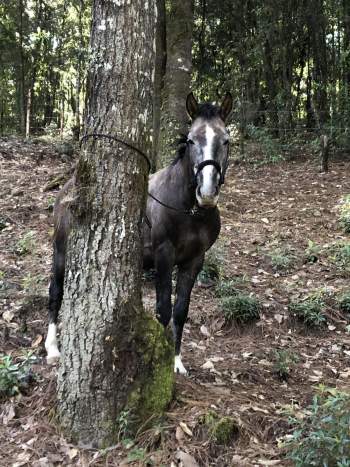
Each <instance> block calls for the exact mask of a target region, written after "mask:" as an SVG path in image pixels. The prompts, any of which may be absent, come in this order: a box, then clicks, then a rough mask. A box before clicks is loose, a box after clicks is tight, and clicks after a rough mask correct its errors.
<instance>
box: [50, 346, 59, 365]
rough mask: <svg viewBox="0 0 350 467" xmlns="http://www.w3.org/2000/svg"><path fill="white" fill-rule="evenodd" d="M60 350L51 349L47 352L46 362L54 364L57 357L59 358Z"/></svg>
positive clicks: (57, 359)
mask: <svg viewBox="0 0 350 467" xmlns="http://www.w3.org/2000/svg"><path fill="white" fill-rule="evenodd" d="M60 356H61V354H60V351H59V350H58V349H52V350H51V351H50V352H49V353H48V354H47V357H46V361H47V364H48V365H55V364H56V363H58V361H59V359H60Z"/></svg>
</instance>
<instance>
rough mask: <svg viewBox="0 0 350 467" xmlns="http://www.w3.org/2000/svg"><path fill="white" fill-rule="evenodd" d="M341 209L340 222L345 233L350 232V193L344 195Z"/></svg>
mask: <svg viewBox="0 0 350 467" xmlns="http://www.w3.org/2000/svg"><path fill="white" fill-rule="evenodd" d="M339 210H340V216H339V223H340V225H341V227H342V228H343V230H344V232H345V233H350V195H346V196H343V198H342V202H341V205H340V208H339Z"/></svg>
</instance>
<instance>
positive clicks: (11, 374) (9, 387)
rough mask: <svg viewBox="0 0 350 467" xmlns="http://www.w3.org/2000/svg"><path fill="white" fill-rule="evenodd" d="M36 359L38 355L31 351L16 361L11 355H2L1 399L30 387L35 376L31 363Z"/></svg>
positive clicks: (0, 372)
mask: <svg viewBox="0 0 350 467" xmlns="http://www.w3.org/2000/svg"><path fill="white" fill-rule="evenodd" d="M35 361H36V357H35V356H34V355H33V353H31V352H29V353H27V354H25V355H24V356H23V358H22V360H20V361H19V362H15V361H14V360H13V358H12V356H11V355H0V400H1V399H5V398H6V397H8V396H14V395H16V394H19V393H20V392H21V391H24V390H25V389H27V388H28V386H29V384H30V383H31V381H32V380H33V378H34V376H33V373H32V371H31V365H32V363H34V362H35Z"/></svg>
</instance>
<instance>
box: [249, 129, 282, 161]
mask: <svg viewBox="0 0 350 467" xmlns="http://www.w3.org/2000/svg"><path fill="white" fill-rule="evenodd" d="M246 132H247V136H248V137H249V138H250V139H252V140H253V141H255V142H256V143H258V145H259V146H260V148H261V151H262V154H263V157H264V158H263V160H262V161H259V165H263V164H274V163H278V162H281V161H283V160H284V157H283V155H282V147H281V143H280V141H279V140H278V139H276V138H273V137H272V135H271V133H270V132H269V130H268V129H266V128H258V127H256V126H255V125H252V124H251V125H247V127H246Z"/></svg>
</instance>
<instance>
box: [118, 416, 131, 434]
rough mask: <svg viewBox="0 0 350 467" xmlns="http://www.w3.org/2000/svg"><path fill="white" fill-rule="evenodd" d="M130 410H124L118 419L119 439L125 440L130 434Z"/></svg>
mask: <svg viewBox="0 0 350 467" xmlns="http://www.w3.org/2000/svg"><path fill="white" fill-rule="evenodd" d="M130 416H131V414H130V410H122V411H121V412H120V414H119V416H118V418H117V426H118V439H119V440H122V439H123V440H125V439H127V436H128V435H129V434H130V431H131V430H130V425H131V423H130Z"/></svg>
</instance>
